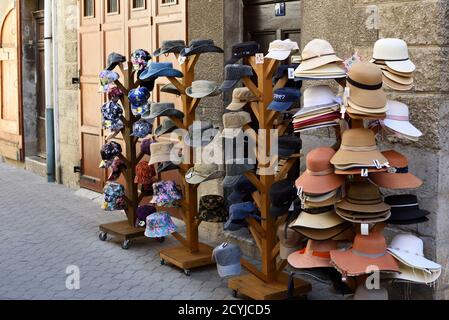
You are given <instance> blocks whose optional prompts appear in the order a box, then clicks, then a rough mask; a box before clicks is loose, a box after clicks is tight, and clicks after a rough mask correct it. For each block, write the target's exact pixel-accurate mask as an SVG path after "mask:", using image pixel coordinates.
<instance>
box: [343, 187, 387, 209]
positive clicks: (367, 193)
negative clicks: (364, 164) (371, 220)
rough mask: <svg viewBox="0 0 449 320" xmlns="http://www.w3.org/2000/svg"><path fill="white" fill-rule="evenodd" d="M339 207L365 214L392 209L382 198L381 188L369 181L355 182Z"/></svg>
mask: <svg viewBox="0 0 449 320" xmlns="http://www.w3.org/2000/svg"><path fill="white" fill-rule="evenodd" d="M337 208H338V209H343V210H347V211H352V212H360V213H365V214H370V213H380V212H387V211H390V206H389V205H387V204H386V203H384V201H383V200H382V195H381V194H380V191H379V188H378V187H376V186H375V185H373V184H372V183H370V182H367V181H357V182H353V183H352V184H351V185H350V186H349V189H348V192H347V194H346V197H345V198H344V199H343V200H342V201H340V202H338V203H337Z"/></svg>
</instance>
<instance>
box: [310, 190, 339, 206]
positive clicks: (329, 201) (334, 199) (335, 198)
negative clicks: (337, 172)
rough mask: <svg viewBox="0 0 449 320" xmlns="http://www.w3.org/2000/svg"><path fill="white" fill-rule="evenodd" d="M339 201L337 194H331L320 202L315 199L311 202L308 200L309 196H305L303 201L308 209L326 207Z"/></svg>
mask: <svg viewBox="0 0 449 320" xmlns="http://www.w3.org/2000/svg"><path fill="white" fill-rule="evenodd" d="M339 200H340V195H339V194H338V193H335V194H333V195H332V196H331V197H330V198H328V199H324V200H321V201H317V200H316V199H313V201H311V200H310V196H307V195H306V198H305V200H304V204H305V205H306V206H308V207H310V208H322V207H327V206H330V205H334V204H336V203H337V202H338V201H339Z"/></svg>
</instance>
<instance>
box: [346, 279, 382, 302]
mask: <svg viewBox="0 0 449 320" xmlns="http://www.w3.org/2000/svg"><path fill="white" fill-rule="evenodd" d="M353 300H359V301H360V300H362V301H386V300H388V291H387V289H385V288H380V289H370V290H368V288H367V287H366V285H365V284H364V283H362V284H360V285H359V286H358V287H357V290H356V291H355V294H354V297H353Z"/></svg>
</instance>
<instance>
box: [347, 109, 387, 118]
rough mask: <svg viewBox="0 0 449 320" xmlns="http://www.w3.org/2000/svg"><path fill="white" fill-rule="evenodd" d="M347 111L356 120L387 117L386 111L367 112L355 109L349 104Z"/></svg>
mask: <svg viewBox="0 0 449 320" xmlns="http://www.w3.org/2000/svg"><path fill="white" fill-rule="evenodd" d="M346 113H347V114H348V116H349V117H350V118H351V119H354V120H383V119H385V118H386V117H387V114H386V113H366V112H361V111H358V110H355V109H353V108H351V107H349V106H348V107H347V108H346Z"/></svg>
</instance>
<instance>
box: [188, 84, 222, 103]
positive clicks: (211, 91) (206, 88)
mask: <svg viewBox="0 0 449 320" xmlns="http://www.w3.org/2000/svg"><path fill="white" fill-rule="evenodd" d="M220 93H221V91H220V89H219V86H218V84H217V83H216V82H215V81H207V80H197V81H194V82H193V83H192V86H191V87H188V88H187V89H186V94H187V95H188V96H189V97H191V98H194V99H202V98H205V97H212V96H217V95H219V94H220Z"/></svg>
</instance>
